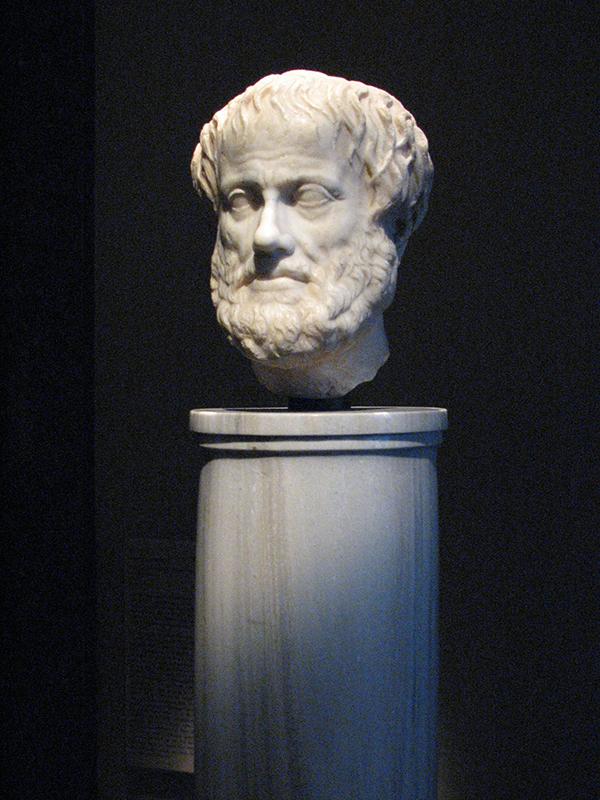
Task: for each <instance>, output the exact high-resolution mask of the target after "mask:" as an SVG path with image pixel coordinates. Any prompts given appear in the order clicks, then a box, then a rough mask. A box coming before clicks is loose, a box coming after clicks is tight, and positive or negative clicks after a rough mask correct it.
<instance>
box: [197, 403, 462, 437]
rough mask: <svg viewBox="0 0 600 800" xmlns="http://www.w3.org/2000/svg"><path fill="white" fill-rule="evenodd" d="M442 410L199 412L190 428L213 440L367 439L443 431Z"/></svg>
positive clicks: (377, 408)
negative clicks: (371, 436) (224, 438)
mask: <svg viewBox="0 0 600 800" xmlns="http://www.w3.org/2000/svg"><path fill="white" fill-rule="evenodd" d="M447 427H448V414H447V411H446V409H444V408H420V407H418V406H414V407H410V406H407V407H402V406H389V407H386V406H372V407H368V408H366V407H357V408H352V409H348V410H344V411H288V410H287V409H285V408H199V409H195V410H194V411H191V412H190V428H191V430H193V431H195V432H196V433H204V434H209V435H216V436H219V435H220V436H236V435H237V436H240V435H241V436H370V435H378V434H379V435H382V434H383V435H385V434H388V435H390V434H396V435H397V434H403V433H426V432H430V431H442V430H445V429H446V428H447Z"/></svg>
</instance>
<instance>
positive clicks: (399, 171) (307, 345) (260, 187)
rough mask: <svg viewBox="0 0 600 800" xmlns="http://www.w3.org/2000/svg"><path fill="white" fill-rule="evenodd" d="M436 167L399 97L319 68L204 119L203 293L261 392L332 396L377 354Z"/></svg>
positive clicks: (195, 166)
mask: <svg viewBox="0 0 600 800" xmlns="http://www.w3.org/2000/svg"><path fill="white" fill-rule="evenodd" d="M432 177H433V167H432V164H431V160H430V158H429V155H428V149H427V139H426V138H425V136H424V134H423V133H422V131H421V130H419V128H418V127H417V126H416V124H415V121H414V118H413V117H412V115H411V114H410V113H409V112H408V111H406V109H405V108H404V107H403V106H402V105H401V103H399V102H398V100H396V99H395V98H393V97H392V96H391V95H389V94H387V93H386V92H384V91H382V90H380V89H376V88H375V87H372V86H367V85H365V84H363V83H359V82H357V81H347V80H345V79H343V78H333V77H329V76H326V75H323V74H322V73H319V72H308V71H305V70H294V71H292V72H286V73H284V74H282V75H270V76H268V77H266V78H263V79H262V80H260V81H259V82H258V83H256V84H255V85H254V86H251V87H250V88H249V89H247V90H246V91H245V92H244V93H243V94H241V95H239V96H238V97H236V98H234V99H233V100H232V101H231V102H230V103H228V104H227V105H226V106H225V108H223V109H222V110H221V111H219V112H218V113H217V114H215V116H214V117H213V119H212V120H211V121H210V122H209V123H207V124H206V125H204V127H203V128H202V132H201V135H200V142H199V144H198V145H197V147H196V150H195V152H194V157H193V160H192V178H193V181H194V185H195V187H196V189H197V190H198V191H202V192H204V193H205V194H206V195H207V196H208V197H209V199H210V200H211V202H212V204H213V207H214V209H215V211H216V212H217V215H218V220H219V225H218V233H217V239H216V244H215V248H214V253H213V258H212V270H211V291H212V300H213V303H214V305H215V307H216V310H217V318H218V320H219V322H220V324H221V325H222V326H223V327H224V328H225V330H226V331H227V333H228V336H229V339H230V341H231V342H232V343H233V344H234V345H236V346H237V347H238V348H240V349H241V350H242V351H243V352H244V353H245V354H246V355H247V356H248V357H249V358H250V359H251V360H252V362H253V366H254V369H255V372H256V374H257V376H258V378H259V380H261V382H263V383H264V384H265V385H266V386H267V387H268V388H269V389H271V390H272V391H274V392H276V393H278V394H283V395H288V396H303V397H338V396H342V395H344V394H346V393H347V392H348V391H350V389H352V388H354V386H356V385H358V384H359V383H362V382H364V381H367V380H371V378H372V377H373V376H374V375H375V373H376V372H377V370H378V369H379V367H380V366H381V365H382V364H383V363H384V362H385V360H386V359H387V355H388V349H387V341H386V338H385V333H384V331H383V324H382V314H383V311H384V310H385V309H386V308H387V307H388V306H389V304H390V303H391V301H392V299H393V295H394V290H395V287H396V277H397V269H398V263H399V260H400V258H401V256H402V253H403V252H404V248H405V247H406V243H407V241H408V238H409V237H410V235H411V233H412V232H413V230H415V228H416V227H417V226H418V225H419V223H420V222H421V220H422V219H423V217H424V215H425V212H426V210H427V201H428V196H429V192H430V189H431V183H432Z"/></svg>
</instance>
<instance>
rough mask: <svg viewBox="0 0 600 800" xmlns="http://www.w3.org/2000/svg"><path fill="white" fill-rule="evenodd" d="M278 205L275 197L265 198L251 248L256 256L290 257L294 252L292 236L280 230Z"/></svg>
mask: <svg viewBox="0 0 600 800" xmlns="http://www.w3.org/2000/svg"><path fill="white" fill-rule="evenodd" d="M278 205H279V200H278V199H277V198H276V197H268V198H267V197H265V200H264V206H263V208H262V211H261V215H260V220H259V223H258V227H257V228H256V231H255V232H254V241H253V247H254V252H255V253H256V254H257V255H269V256H273V255H277V254H280V255H291V254H292V253H293V252H294V240H293V238H292V236H290V234H289V233H286V232H285V231H284V230H282V227H281V221H280V220H279V218H278Z"/></svg>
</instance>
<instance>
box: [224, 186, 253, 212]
mask: <svg viewBox="0 0 600 800" xmlns="http://www.w3.org/2000/svg"><path fill="white" fill-rule="evenodd" d="M227 205H228V206H229V208H230V209H232V211H243V210H244V209H246V208H249V207H250V198H249V197H248V195H247V193H246V192H245V191H244V190H243V189H235V190H234V191H233V192H231V194H230V195H229V196H228V197H227Z"/></svg>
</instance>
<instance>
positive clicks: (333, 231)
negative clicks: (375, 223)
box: [295, 207, 362, 252]
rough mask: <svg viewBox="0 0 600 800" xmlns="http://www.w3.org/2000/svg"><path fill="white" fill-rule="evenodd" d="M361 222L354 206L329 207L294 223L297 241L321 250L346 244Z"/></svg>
mask: <svg viewBox="0 0 600 800" xmlns="http://www.w3.org/2000/svg"><path fill="white" fill-rule="evenodd" d="M361 223H362V219H361V218H360V215H358V214H357V213H356V209H355V208H348V207H341V208H331V209H330V210H329V212H328V213H326V214H323V215H321V216H319V217H316V218H313V219H310V220H309V219H300V220H298V221H297V224H296V226H295V227H296V239H297V241H298V242H301V243H303V244H304V245H306V246H308V247H312V248H317V249H318V250H321V251H325V252H326V251H327V250H329V249H332V248H336V247H343V246H344V245H346V244H348V242H349V241H350V240H351V239H352V237H353V236H354V234H355V233H356V230H357V227H358V226H359V225H360V224H361Z"/></svg>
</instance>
